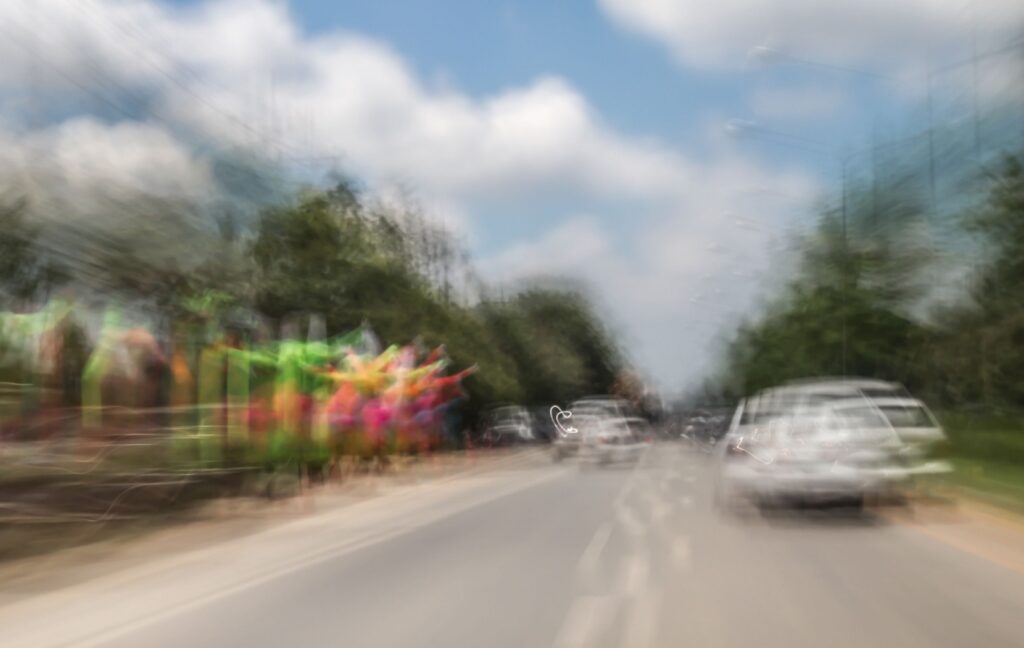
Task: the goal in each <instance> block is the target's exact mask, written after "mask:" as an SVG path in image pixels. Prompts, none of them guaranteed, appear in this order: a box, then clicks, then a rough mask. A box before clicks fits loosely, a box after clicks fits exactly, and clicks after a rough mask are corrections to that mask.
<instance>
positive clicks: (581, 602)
mask: <svg viewBox="0 0 1024 648" xmlns="http://www.w3.org/2000/svg"><path fill="white" fill-rule="evenodd" d="M614 604H615V602H614V601H613V600H612V598H611V597H609V596H581V597H579V598H577V599H576V600H575V601H573V604H572V607H570V608H569V612H568V614H566V615H565V621H563V622H562V627H561V629H560V630H559V631H558V634H557V635H556V636H555V643H554V644H552V646H553V648H583V647H585V646H593V645H594V644H595V643H596V641H597V639H598V637H600V636H601V634H602V633H603V631H604V628H605V627H607V626H606V624H607V623H608V622H609V620H610V619H611V617H612V612H613V611H614Z"/></svg>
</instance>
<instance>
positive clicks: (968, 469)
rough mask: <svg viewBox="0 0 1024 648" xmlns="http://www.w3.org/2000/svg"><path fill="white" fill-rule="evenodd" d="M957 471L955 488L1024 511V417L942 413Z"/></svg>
mask: <svg viewBox="0 0 1024 648" xmlns="http://www.w3.org/2000/svg"><path fill="white" fill-rule="evenodd" d="M938 417H939V419H940V421H941V422H942V425H943V427H944V428H945V430H946V434H947V435H948V436H949V442H950V445H949V453H950V459H951V461H952V463H953V466H954V467H955V471H954V473H953V474H952V475H951V476H950V479H949V482H950V484H951V485H952V486H954V487H956V488H959V489H961V490H964V491H966V492H968V493H969V494H970V495H972V496H976V497H979V498H981V499H985V500H988V501H989V502H991V503H992V504H996V505H999V506H1003V507H1005V508H1012V509H1016V510H1018V511H1024V415H1021V414H1014V413H1005V412H983V413H970V412H952V411H946V412H941V413H938Z"/></svg>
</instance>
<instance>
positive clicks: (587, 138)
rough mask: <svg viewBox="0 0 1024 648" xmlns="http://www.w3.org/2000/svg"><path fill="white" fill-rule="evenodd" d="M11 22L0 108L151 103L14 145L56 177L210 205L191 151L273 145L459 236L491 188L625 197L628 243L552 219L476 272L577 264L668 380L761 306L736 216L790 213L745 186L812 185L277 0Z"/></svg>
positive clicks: (7, 9) (47, 15)
mask: <svg viewBox="0 0 1024 648" xmlns="http://www.w3.org/2000/svg"><path fill="white" fill-rule="evenodd" d="M609 4H611V3H609ZM0 24H3V25H7V26H9V27H10V28H11V29H12V30H13V32H14V34H15V35H16V36H17V38H18V39H19V40H18V41H17V42H15V41H14V40H12V39H4V38H0V59H2V60H4V61H5V65H4V66H0V101H2V103H0V106H5V107H6V108H5V110H8V111H14V112H18V111H22V112H20V113H19V114H7V115H4V116H2V117H0V119H2V118H3V117H6V121H7V122H9V123H19V122H20V123H26V122H27V121H30V120H27V117H28V116H29V111H28V110H27V109H28V108H30V107H31V106H32V105H33V104H34V102H32V101H28V102H26V101H22V102H18V101H10V99H11V98H12V97H17V95H19V94H21V95H24V94H25V89H26V87H28V86H26V80H28V79H31V81H32V87H33V88H34V91H35V92H37V93H38V96H37V97H36V98H35V104H38V103H40V102H43V101H51V100H52V102H53V103H54V104H57V105H59V104H60V102H62V101H67V102H70V104H72V105H83V104H84V105H91V106H93V109H94V110H96V109H98V110H100V111H104V112H106V113H108V115H107V116H108V117H113V118H116V119H123V116H122V115H120V114H114V115H110V114H109V105H108V104H109V103H115V104H117V105H118V106H120V107H121V108H122V109H123V110H124V111H127V112H128V113H129V114H136V113H137V114H138V115H139V118H138V120H137V121H136V122H133V121H132V120H125V121H123V122H122V123H119V124H114V125H110V124H104V123H102V122H100V121H96V120H76V121H71V122H67V123H64V124H62V125H57V126H53V127H50V128H46V129H43V130H42V131H39V132H37V133H36V134H34V135H31V134H30V135H26V136H24V137H20V138H18V139H17V141H16V142H14V145H12V147H11V150H19V151H20V150H22V149H23V148H24V145H26V143H27V142H32V144H31V145H32V146H34V147H37V148H40V149H46V150H47V151H48V154H47V155H48V156H49V158H50V160H49V162H48V163H47V164H49V165H50V166H49V167H48V168H49V169H50V171H48V173H50V174H51V176H52V177H55V178H58V179H59V182H60V183H63V184H61V185H60V186H67V187H69V188H70V187H71V185H72V184H74V183H76V182H78V183H92V184H94V185H95V184H99V185H111V184H116V183H118V182H121V183H126V184H129V185H133V184H136V183H138V186H140V187H147V188H150V189H151V190H152V191H155V192H157V193H160V192H163V193H166V194H168V195H176V194H177V195H182V196H195V197H196V199H197V200H201V199H202V196H203V195H204V193H205V192H206V191H207V189H208V187H209V186H210V183H211V182H212V180H211V179H210V170H209V164H210V163H209V162H208V161H206V159H205V158H204V156H203V155H201V154H199V153H198V152H197V151H196V147H198V148H199V149H205V148H207V147H210V146H212V147H214V150H216V147H217V146H218V145H219V144H220V143H222V142H228V143H230V144H231V145H232V146H235V147H239V148H240V149H241V151H243V152H245V151H248V152H251V153H261V152H263V153H265V152H267V151H268V147H269V151H270V153H271V154H272V155H273V156H275V157H279V158H280V159H281V161H282V162H284V163H290V164H292V165H298V164H300V163H302V162H308V161H309V159H311V158H316V159H317V160H322V159H323V158H327V157H332V156H339V158H340V159H339V162H340V166H341V168H343V169H344V170H345V171H347V172H350V173H354V174H355V175H357V176H358V177H359V178H361V179H362V180H365V181H366V183H367V184H368V185H369V187H370V188H371V189H380V188H383V189H384V191H383V193H384V196H383V197H382V199H384V200H387V199H394V196H393V195H392V196H389V195H388V194H389V192H390V190H391V188H392V187H395V186H407V187H412V188H413V189H414V190H415V193H416V195H417V197H418V198H419V199H420V200H421V201H422V202H423V203H424V204H426V205H427V206H428V207H430V208H434V209H438V210H441V211H443V212H445V213H446V214H448V215H449V221H448V222H449V223H452V224H453V228H455V229H460V230H461V229H463V228H465V229H468V230H472V227H473V223H471V224H470V225H469V226H467V225H466V222H467V221H470V222H471V221H473V217H474V216H476V217H477V218H478V220H477V221H476V225H478V226H480V225H481V224H482V223H485V222H486V221H484V220H483V219H481V218H480V217H481V216H486V215H481V214H474V213H473V205H474V203H475V202H476V201H477V200H479V199H481V198H486V199H487V200H488V201H497V202H500V201H501V200H503V199H506V198H514V199H516V200H518V201H523V202H522V203H521V204H530V203H529V201H530V200H534V199H535V200H538V201H543V200H544V198H545V196H546V195H548V194H560V195H565V194H569V195H579V196H582V197H583V198H585V199H586V200H587V204H588V207H587V209H588V211H589V210H591V209H593V211H594V213H599V212H600V205H601V204H602V202H601V201H602V200H604V199H614V203H615V204H616V205H617V208H618V209H619V210H620V211H621V210H622V209H624V208H623V205H627V206H629V207H628V208H629V209H631V210H632V213H631V218H632V220H631V227H632V229H631V232H630V233H629V235H628V236H626V237H622V236H619V235H615V236H613V235H612V233H611V232H612V229H611V228H609V227H608V223H607V221H604V220H601V219H598V218H592V217H585V216H580V217H577V218H572V219H570V220H568V221H561V220H558V219H556V223H555V225H554V226H553V227H552V229H551V230H550V231H549V232H548V234H547V235H545V236H544V237H542V238H541V239H540V240H537V241H533V242H525V243H522V244H519V245H513V246H511V247H509V248H508V249H506V250H505V251H504V252H503V253H501V254H498V255H497V256H495V257H493V258H491V259H484V260H483V261H482V265H483V268H482V269H483V271H484V273H485V275H486V276H488V277H494V278H499V279H516V278H523V277H527V276H530V275H535V274H549V273H566V274H570V275H573V276H577V277H580V278H583V279H586V280H588V281H589V282H590V283H591V284H592V285H593V286H594V287H595V289H596V290H598V291H600V292H602V293H603V294H604V296H605V299H606V301H607V303H608V304H609V305H611V306H612V307H613V308H614V310H615V313H616V314H617V316H618V318H619V319H620V321H621V322H622V323H623V324H624V325H625V326H626V327H627V330H628V331H629V336H630V339H631V340H634V342H633V343H632V344H631V346H632V348H633V350H634V352H635V353H636V356H637V358H638V359H639V360H640V361H641V362H642V363H643V364H644V365H645V366H647V367H648V368H650V369H651V370H653V371H654V372H655V374H656V375H657V376H659V377H660V378H661V379H662V381H663V382H664V383H665V384H666V385H669V386H675V385H678V384H679V383H680V382H681V381H683V380H685V379H687V378H688V377H692V376H693V375H695V373H696V372H697V370H698V364H699V362H700V361H701V359H702V358H707V357H708V352H707V349H706V347H707V345H708V341H709V340H710V339H712V338H713V337H714V335H715V330H716V329H715V323H716V322H720V318H722V317H727V316H728V313H730V312H732V311H733V310H743V309H746V308H749V307H750V305H751V303H752V301H753V300H754V299H755V297H756V289H755V287H756V283H754V282H751V281H748V280H747V279H743V280H738V279H737V275H736V274H735V273H736V272H738V269H739V268H742V269H743V272H749V270H750V269H751V268H754V269H757V268H763V267H765V264H766V263H767V262H768V260H769V258H770V252H769V251H768V248H767V247H765V236H767V235H766V234H765V235H764V236H762V235H761V234H764V232H762V233H761V234H757V233H754V234H752V233H751V232H749V231H742V232H741V231H738V230H737V228H736V224H735V222H734V220H735V219H733V218H732V217H730V216H727V214H728V213H729V212H732V211H740V212H742V213H743V214H744V215H745V216H747V215H749V217H750V218H751V219H752V220H753V221H754V222H756V223H761V224H763V225H764V227H765V228H766V231H767V232H769V233H770V232H771V230H772V229H773V228H776V227H778V226H779V224H781V223H783V222H785V216H786V214H787V213H788V209H787V208H783V207H780V206H779V205H770V204H766V203H765V201H759V202H757V203H755V204H753V205H741V204H739V201H740V199H739V198H738V194H737V191H738V190H740V189H743V188H751V187H753V188H759V187H770V188H772V189H773V190H775V191H778V192H782V193H788V194H793V195H796V196H806V195H808V194H809V193H810V191H811V189H812V188H811V187H810V186H809V184H808V182H807V181H806V180H805V179H803V178H801V177H800V176H798V175H794V174H789V173H785V172H782V171H779V170H770V169H767V168H766V167H765V166H763V165H761V164H759V163H757V162H755V161H752V160H745V159H742V158H738V157H735V156H731V155H728V154H724V153H719V152H713V153H712V157H710V158H709V159H701V160H698V159H694V158H690V157H687V156H684V155H683V154H681V153H679V152H677V151H675V150H672V149H670V148H668V147H666V146H664V145H662V144H660V143H659V142H657V141H654V140H649V139H641V138H635V137H627V136H625V135H623V134H621V133H618V132H616V131H614V130H613V129H612V128H610V127H609V126H608V125H606V124H605V123H603V122H602V120H601V119H600V117H599V115H598V114H596V111H595V110H594V108H593V107H592V106H591V105H590V104H589V103H588V102H587V100H586V98H585V97H583V96H582V95H581V94H580V93H579V92H578V91H577V90H576V89H574V88H573V87H572V86H571V85H569V84H568V83H567V82H566V81H565V80H563V79H560V78H557V77H550V76H545V77H541V78H538V79H536V80H535V81H533V82H531V83H529V84H526V85H523V86H520V87H513V88H506V89H504V90H502V91H500V92H497V93H495V94H493V95H490V96H486V97H472V96H469V95H467V94H465V93H462V92H460V91H459V90H458V89H457V88H455V87H453V85H452V84H451V83H445V84H431V83H426V82H424V81H422V80H421V79H419V78H418V77H417V76H416V75H415V74H414V72H413V71H412V69H411V68H410V66H409V65H408V64H407V63H406V62H405V61H404V60H403V59H402V58H401V57H400V56H399V54H398V53H396V52H395V51H394V50H393V49H391V48H390V47H388V46H387V45H386V44H383V43H381V42H380V41H377V40H373V39H369V38H366V37H364V36H360V35H357V34H351V33H344V32H334V33H321V34H318V35H308V34H304V33H303V32H302V30H301V29H299V28H298V27H297V26H296V23H295V21H294V19H293V18H292V17H291V16H290V15H289V13H288V11H287V9H286V8H285V6H284V5H283V4H281V3H278V2H272V1H269V0H225V1H221V2H214V3H210V4H203V5H200V6H197V7H194V8H187V9H185V8H180V7H173V6H170V5H164V4H158V3H155V2H152V1H149V0H118V1H114V0H83V1H82V2H75V1H70V0H68V1H61V0H41V1H39V2H33V3H29V2H28V0H23V1H21V2H14V3H0ZM22 45H27V47H23V46H22ZM72 80H73V81H72ZM12 141H13V140H12ZM186 142H187V144H186ZM314 164H319V162H317V163H314ZM55 186H56V185H55ZM83 186H84V185H83ZM73 193H74V192H72V191H68V194H69V195H71V194H73ZM592 206H593V207H592ZM754 210H756V212H755V211H754ZM619 229H621V228H615V231H618V230H619ZM470 235H471V233H470ZM716 245H717V246H720V247H719V248H717V249H716V248H715V246H716ZM723 248H724V249H723ZM716 291H717V292H716ZM691 299H692V300H693V301H691ZM694 311H706V312H699V313H698V314H697V315H695V314H694ZM688 323H689V324H688ZM688 326H689V327H691V328H687V327H688ZM666 349H667V350H666Z"/></svg>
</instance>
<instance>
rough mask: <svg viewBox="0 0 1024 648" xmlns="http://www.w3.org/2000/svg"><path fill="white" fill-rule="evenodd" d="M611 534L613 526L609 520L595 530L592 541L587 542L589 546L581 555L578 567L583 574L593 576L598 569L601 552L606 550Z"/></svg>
mask: <svg viewBox="0 0 1024 648" xmlns="http://www.w3.org/2000/svg"><path fill="white" fill-rule="evenodd" d="M611 534H612V527H611V525H610V524H608V523H607V522H605V523H604V524H602V525H601V526H600V527H598V529H597V531H595V532H594V535H593V537H592V538H590V542H589V543H587V548H586V549H584V550H583V555H582V556H580V562H579V565H578V566H577V568H578V569H579V572H580V573H581V574H583V575H585V576H592V575H593V574H594V573H595V572H596V571H597V565H598V560H599V559H600V558H601V552H602V551H604V546H605V545H606V544H608V538H609V536H611Z"/></svg>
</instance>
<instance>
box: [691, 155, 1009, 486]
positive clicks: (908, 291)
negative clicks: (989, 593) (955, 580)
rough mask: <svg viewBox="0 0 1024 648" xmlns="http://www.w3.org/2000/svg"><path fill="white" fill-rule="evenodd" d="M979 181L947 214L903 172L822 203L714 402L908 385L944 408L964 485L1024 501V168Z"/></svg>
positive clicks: (730, 348) (748, 325)
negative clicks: (818, 382)
mask: <svg viewBox="0 0 1024 648" xmlns="http://www.w3.org/2000/svg"><path fill="white" fill-rule="evenodd" d="M967 175H968V179H967V180H965V181H963V182H962V183H961V186H958V188H957V189H958V191H957V197H956V205H957V206H956V208H955V209H951V210H947V211H945V212H943V211H940V210H937V209H936V206H935V204H934V203H933V202H932V201H930V200H929V199H928V197H927V190H926V188H923V187H922V185H921V184H920V183H918V184H916V185H915V184H914V183H913V182H910V181H908V179H907V178H906V177H904V178H901V177H900V176H899V174H898V173H892V174H890V175H888V176H885V175H880V176H879V177H878V179H872V180H871V181H870V182H864V183H861V184H859V185H854V186H853V187H851V188H850V189H849V190H848V192H847V196H845V197H842V196H841V197H839V199H837V200H836V201H834V202H835V203H836V204H837V205H833V206H831V207H824V208H822V209H821V211H820V214H819V218H818V220H817V222H816V223H815V224H814V226H813V227H812V229H811V230H810V231H809V232H806V233H804V234H803V235H802V236H800V238H799V246H798V250H799V252H798V255H799V256H798V262H797V266H796V267H797V269H796V272H795V273H794V275H793V277H792V278H791V279H790V281H789V282H788V283H787V284H786V285H785V286H784V287H783V288H782V289H781V290H780V291H779V292H778V293H776V294H775V295H773V296H772V297H771V298H770V300H769V303H768V306H767V308H766V309H765V310H764V311H763V312H762V313H761V314H760V315H759V316H757V317H755V318H752V319H751V320H749V321H747V322H745V323H743V324H742V325H741V326H740V327H739V328H738V330H737V331H736V332H735V334H734V335H733V336H732V338H731V339H729V341H728V343H727V345H726V348H725V353H724V362H723V366H722V370H721V373H720V374H719V375H718V376H717V377H716V379H715V380H713V381H709V383H708V384H707V386H706V396H707V397H709V398H710V399H712V400H725V401H728V400H733V399H736V398H739V397H740V396H742V395H744V394H749V393H752V392H754V391H757V390H759V389H762V388H765V387H769V386H771V385H775V384H778V383H780V382H783V381H786V380H790V379H795V378H802V377H809V376H842V375H848V376H868V377H874V378H881V379H886V380H893V381H899V382H901V383H903V384H904V385H906V386H907V387H908V389H909V390H910V391H911V392H912V393H913V394H915V395H916V396H918V397H919V398H922V399H923V400H925V401H926V402H927V403H928V404H929V405H930V406H931V407H932V408H933V409H935V410H937V411H939V412H940V418H941V419H942V422H943V424H944V426H945V428H946V430H947V432H948V434H949V437H950V443H951V446H950V452H951V454H952V458H953V460H954V463H955V464H956V465H957V467H958V470H957V472H956V475H955V477H954V479H956V480H958V481H959V482H961V483H963V484H967V485H970V486H971V487H972V488H976V489H978V490H981V491H985V492H987V493H996V494H1001V495H1003V496H1007V497H1009V498H1011V499H1015V500H1016V501H1017V502H1018V503H1020V504H1024V479H1022V478H1021V476H1020V475H1021V474H1022V473H1024V416H1022V412H1024V166H1022V162H1021V158H1020V156H1019V155H1007V154H1003V155H1001V156H999V157H998V159H995V158H994V159H993V161H992V162H991V163H990V164H989V165H987V166H978V167H976V168H974V169H973V170H972V171H971V172H970V173H969V174H967ZM844 210H845V218H844V213H843V211H844Z"/></svg>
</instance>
